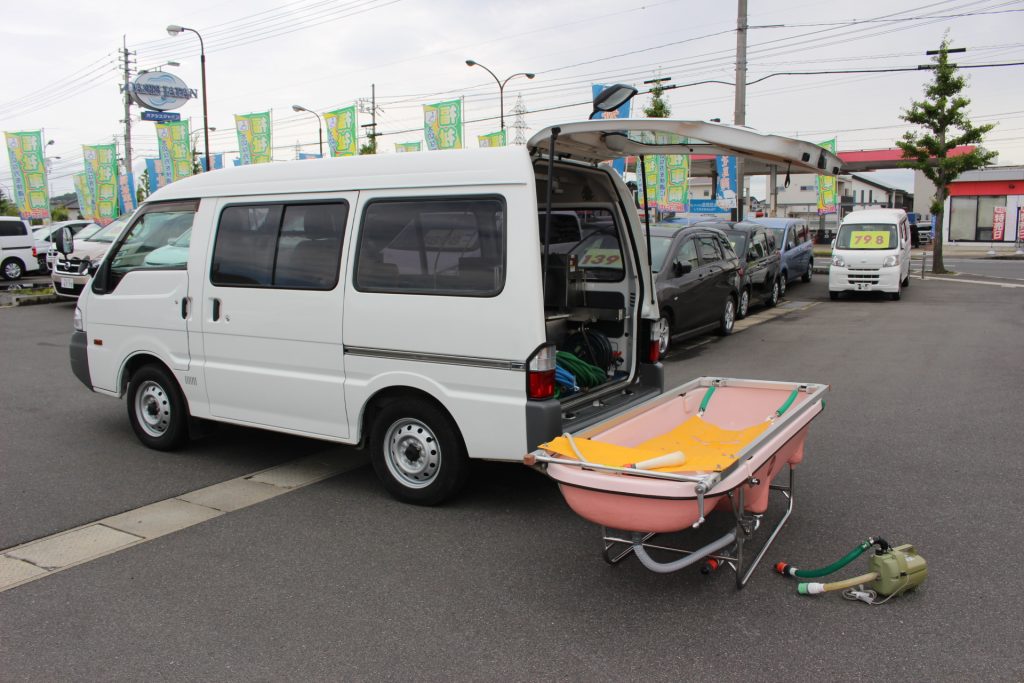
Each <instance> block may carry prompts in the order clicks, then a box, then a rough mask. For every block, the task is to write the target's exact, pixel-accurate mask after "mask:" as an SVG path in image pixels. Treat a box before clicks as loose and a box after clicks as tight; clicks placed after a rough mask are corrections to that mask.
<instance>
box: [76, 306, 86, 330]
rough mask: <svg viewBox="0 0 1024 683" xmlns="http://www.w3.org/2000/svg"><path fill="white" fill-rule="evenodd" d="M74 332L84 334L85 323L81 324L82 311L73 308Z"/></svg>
mask: <svg viewBox="0 0 1024 683" xmlns="http://www.w3.org/2000/svg"><path fill="white" fill-rule="evenodd" d="M74 326H75V332H84V331H85V323H83V322H82V309H81V308H79V307H78V306H75V318H74Z"/></svg>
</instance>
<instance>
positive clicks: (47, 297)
mask: <svg viewBox="0 0 1024 683" xmlns="http://www.w3.org/2000/svg"><path fill="white" fill-rule="evenodd" d="M46 290H49V293H48V294H17V293H16V292H17V291H18V290H14V291H13V292H11V291H8V292H0V306H5V307H8V308H12V307H14V306H36V305H39V304H53V303H57V302H59V301H63V299H61V297H59V296H57V295H56V294H55V293H54V292H53V288H52V287H47V288H45V290H44V291H46ZM69 301H70V299H69Z"/></svg>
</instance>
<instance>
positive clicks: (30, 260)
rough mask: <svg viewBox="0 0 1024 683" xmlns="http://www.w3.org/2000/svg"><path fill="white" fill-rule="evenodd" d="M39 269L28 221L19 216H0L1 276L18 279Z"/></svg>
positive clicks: (7, 278) (6, 278) (5, 278)
mask: <svg viewBox="0 0 1024 683" xmlns="http://www.w3.org/2000/svg"><path fill="white" fill-rule="evenodd" d="M37 270H39V261H38V260H37V259H36V250H35V243H34V242H33V240H32V230H31V228H29V226H28V223H27V222H26V221H24V220H22V219H20V218H18V217H17V216H0V277H2V278H3V279H4V280H17V279H18V278H20V277H21V276H23V275H25V274H26V273H31V272H35V271H37Z"/></svg>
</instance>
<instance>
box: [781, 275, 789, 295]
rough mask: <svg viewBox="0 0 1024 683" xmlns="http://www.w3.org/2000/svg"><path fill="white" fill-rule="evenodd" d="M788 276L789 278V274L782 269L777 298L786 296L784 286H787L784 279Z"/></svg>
mask: <svg viewBox="0 0 1024 683" xmlns="http://www.w3.org/2000/svg"><path fill="white" fill-rule="evenodd" d="M788 278H789V274H788V273H786V271H782V274H781V275H779V298H780V299H781V298H782V297H784V296H786V287H787V282H786V280H787V279H788Z"/></svg>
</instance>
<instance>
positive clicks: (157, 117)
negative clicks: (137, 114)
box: [142, 111, 181, 121]
mask: <svg viewBox="0 0 1024 683" xmlns="http://www.w3.org/2000/svg"><path fill="white" fill-rule="evenodd" d="M142 120H143V121H181V114H179V113H178V112H176V111H144V112H142Z"/></svg>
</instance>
